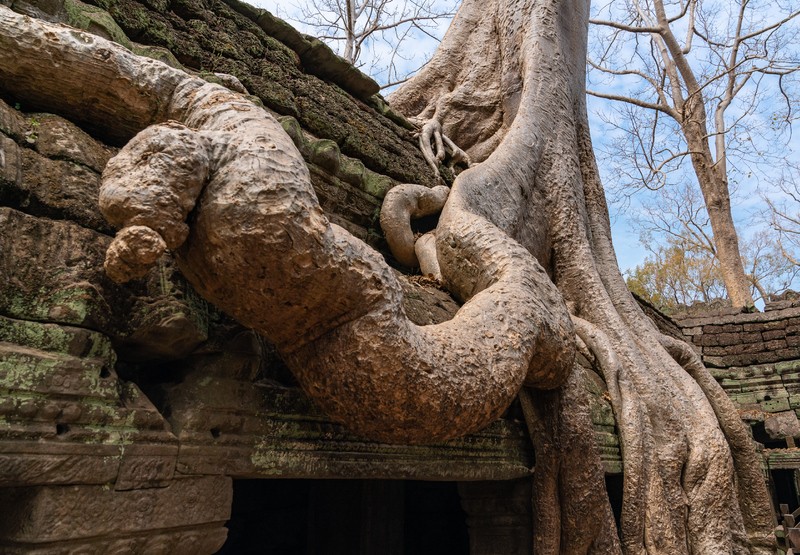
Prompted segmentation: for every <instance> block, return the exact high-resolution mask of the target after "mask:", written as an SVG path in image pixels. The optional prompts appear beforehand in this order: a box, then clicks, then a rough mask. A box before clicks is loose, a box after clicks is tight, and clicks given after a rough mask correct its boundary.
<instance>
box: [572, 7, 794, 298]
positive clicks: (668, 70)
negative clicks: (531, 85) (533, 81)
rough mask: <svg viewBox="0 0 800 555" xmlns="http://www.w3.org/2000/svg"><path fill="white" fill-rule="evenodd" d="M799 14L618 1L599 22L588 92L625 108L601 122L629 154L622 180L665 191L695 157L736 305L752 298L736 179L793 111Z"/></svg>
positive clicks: (762, 155)
mask: <svg viewBox="0 0 800 555" xmlns="http://www.w3.org/2000/svg"><path fill="white" fill-rule="evenodd" d="M798 14H800V11H799V10H798V9H796V5H795V4H793V3H792V2H784V1H782V0H781V1H778V2H775V1H765V2H761V1H760V0H735V1H734V2H730V3H728V2H718V1H715V0H622V1H619V2H613V3H611V2H608V3H606V4H603V5H601V6H599V8H596V11H595V18H594V19H592V23H593V24H594V25H593V34H594V36H593V40H591V41H590V44H593V45H594V47H593V50H592V52H591V53H590V56H589V58H590V59H589V65H590V68H591V70H590V81H591V84H590V90H589V91H588V92H589V94H592V95H594V96H596V97H598V98H603V99H608V100H613V101H617V102H619V103H620V106H619V110H618V111H616V112H615V114H614V116H613V117H609V116H606V118H605V119H606V121H607V122H608V123H610V124H611V125H612V126H613V127H615V128H616V129H615V130H616V133H615V136H614V138H613V140H612V141H611V143H610V144H611V150H612V151H613V152H614V154H615V156H617V157H618V156H619V155H620V154H623V155H624V161H622V162H620V163H618V164H617V167H618V168H621V167H622V168H624V169H623V171H621V172H620V173H619V183H618V185H619V186H621V187H625V188H631V187H632V188H633V189H641V188H649V189H658V188H660V187H662V186H664V185H665V184H667V183H668V180H670V177H671V174H673V175H674V173H675V172H677V171H678V170H680V169H682V167H683V164H684V162H687V161H689V162H691V168H692V173H693V174H694V177H695V178H696V180H697V183H698V184H699V187H700V190H701V191H702V195H703V198H704V202H705V206H706V208H707V211H708V217H709V222H710V227H711V229H712V230H713V244H714V249H715V252H716V256H717V257H718V259H719V262H720V267H721V271H722V275H723V277H724V280H725V285H726V288H727V290H728V293H729V296H730V298H731V300H732V301H733V303H734V305H735V306H749V305H752V303H753V299H752V297H751V295H750V294H749V292H748V289H749V286H748V280H747V276H746V273H745V270H744V267H743V266H742V263H741V256H740V248H739V240H738V238H737V234H736V229H735V227H734V223H733V217H732V215H731V203H730V194H729V180H730V179H731V176H732V175H734V174H735V173H736V172H737V171H738V172H741V173H743V174H748V173H749V172H750V171H751V170H752V164H753V163H755V162H756V161H757V159H761V160H765V159H766V158H768V156H769V153H766V152H760V151H758V149H757V148H755V146H754V145H755V142H754V141H756V139H757V137H758V135H759V134H764V135H770V136H771V138H772V140H773V141H775V138H776V136H777V135H779V133H780V131H781V130H783V129H786V128H787V126H788V124H790V123H791V121H792V119H793V118H794V117H795V116H794V112H793V108H794V105H795V104H796V97H795V94H796V87H795V83H796V79H797V71H798V69H799V68H800V57H798V48H797V47H796V44H797V38H798V25H797V22H796V18H797V16H798ZM776 101H777V102H776ZM617 159H618V160H621V158H617ZM688 173H689V172H684V175H685V174H688Z"/></svg>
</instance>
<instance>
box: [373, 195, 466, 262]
mask: <svg viewBox="0 0 800 555" xmlns="http://www.w3.org/2000/svg"><path fill="white" fill-rule="evenodd" d="M449 194H450V189H449V188H447V187H445V186H443V185H439V186H437V187H433V188H432V189H429V188H427V187H423V186H422V185H412V184H404V185H397V186H396V187H394V188H392V189H390V190H389V192H388V193H386V197H385V198H384V199H383V205H382V206H381V229H383V234H384V236H385V237H386V242H387V243H389V249H390V250H391V251H392V254H393V255H394V257H395V258H396V259H397V261H398V262H400V264H403V265H404V266H408V267H409V268H417V267H419V265H420V262H419V260H418V258H417V255H416V252H415V246H414V244H415V239H414V232H413V231H412V229H411V220H412V219H413V218H422V217H424V216H431V215H433V214H438V213H439V212H441V211H442V208H443V207H444V203H445V202H446V201H447V195H449Z"/></svg>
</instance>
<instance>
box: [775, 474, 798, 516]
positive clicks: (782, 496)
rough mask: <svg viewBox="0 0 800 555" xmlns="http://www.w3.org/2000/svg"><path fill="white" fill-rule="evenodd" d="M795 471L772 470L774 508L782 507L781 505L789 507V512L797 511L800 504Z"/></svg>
mask: <svg viewBox="0 0 800 555" xmlns="http://www.w3.org/2000/svg"><path fill="white" fill-rule="evenodd" d="M795 472H796V471H795V470H791V469H773V470H770V471H769V473H770V476H771V477H772V480H771V482H772V483H771V485H772V501H773V503H774V506H775V507H776V508H777V507H780V506H781V504H786V505H789V512H793V511H795V510H797V508H798V506H800V503H798V498H797V484H796V477H795Z"/></svg>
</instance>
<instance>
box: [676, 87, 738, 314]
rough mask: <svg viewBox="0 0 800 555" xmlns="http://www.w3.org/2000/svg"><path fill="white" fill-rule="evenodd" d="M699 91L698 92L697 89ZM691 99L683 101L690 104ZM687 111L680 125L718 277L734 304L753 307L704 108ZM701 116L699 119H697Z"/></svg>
mask: <svg viewBox="0 0 800 555" xmlns="http://www.w3.org/2000/svg"><path fill="white" fill-rule="evenodd" d="M697 94H701V93H699V92H698V93H697ZM690 104H691V101H689V102H687V105H690ZM687 112H688V113H689V114H690V115H689V116H687V117H686V118H685V119H684V122H683V123H682V125H681V127H682V129H683V132H684V135H685V137H686V142H687V144H688V145H689V150H690V151H691V153H692V155H691V159H692V167H693V168H694V172H695V175H696V176H697V182H698V183H699V185H700V191H702V193H703V201H704V203H705V205H706V210H707V211H708V219H709V221H710V222H711V231H712V232H713V234H714V247H715V248H716V252H715V255H716V257H717V260H719V267H720V270H721V272H722V280H723V281H724V282H725V289H726V290H727V291H728V297H729V298H730V300H731V303H732V304H733V306H735V307H745V308H748V309H751V308H752V307H753V295H752V294H751V293H750V280H749V279H747V276H746V275H745V273H744V263H743V262H742V255H741V254H740V251H739V237H738V234H737V233H736V227H735V226H734V225H733V215H732V214H731V197H730V191H729V189H728V176H727V175H726V174H725V170H724V169H723V167H720V166H717V165H716V164H715V163H714V159H713V157H712V156H711V149H710V147H709V146H708V139H707V137H708V132H707V130H706V127H707V126H706V123H705V119H704V118H705V110H703V111H702V113H700V114H696V115H692V111H691V110H690V109H689V108H688V107H687ZM701 118H703V119H701Z"/></svg>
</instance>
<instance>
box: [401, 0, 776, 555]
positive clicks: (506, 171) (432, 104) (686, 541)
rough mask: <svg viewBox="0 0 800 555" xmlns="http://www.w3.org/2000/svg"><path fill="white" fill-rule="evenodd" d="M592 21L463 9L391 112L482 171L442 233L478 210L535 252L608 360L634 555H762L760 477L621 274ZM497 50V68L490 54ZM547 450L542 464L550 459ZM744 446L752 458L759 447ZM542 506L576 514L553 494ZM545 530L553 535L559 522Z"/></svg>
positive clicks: (465, 187)
mask: <svg viewBox="0 0 800 555" xmlns="http://www.w3.org/2000/svg"><path fill="white" fill-rule="evenodd" d="M587 15H588V3H587V2H584V1H582V0H551V1H546V2H533V1H524V2H501V1H499V0H495V1H493V2H491V1H490V2H487V1H485V0H467V1H465V2H464V3H463V4H462V7H461V9H460V11H459V13H458V15H457V17H456V19H455V20H454V22H453V25H452V27H451V29H450V30H449V31H448V34H447V35H446V36H445V39H444V40H443V42H442V45H441V47H440V49H439V51H437V53H436V55H434V57H433V59H432V60H431V62H430V63H429V64H428V66H426V67H425V68H423V70H422V71H421V72H420V73H419V74H418V75H417V76H416V77H415V78H414V79H412V80H411V81H410V82H408V83H407V84H405V85H404V86H403V87H401V89H400V90H399V91H398V92H397V93H395V94H394V95H392V96H391V97H390V99H389V100H390V102H391V103H392V104H393V105H394V106H395V108H399V109H400V110H401V111H403V112H404V113H406V114H407V115H409V116H420V117H423V118H425V117H436V118H439V119H440V121H441V124H442V127H443V129H444V130H445V132H446V133H447V134H448V135H450V137H451V138H453V139H454V140H455V141H456V142H457V143H459V145H460V146H462V147H464V148H465V149H466V150H467V152H468V153H469V154H470V155H471V157H472V158H473V160H483V162H482V163H481V164H478V165H476V166H474V167H473V168H470V169H469V170H467V171H465V172H464V173H462V174H461V175H459V177H458V179H457V180H456V183H455V184H454V186H453V189H452V191H451V193H450V196H449V198H448V201H447V204H446V205H445V209H444V211H443V213H442V216H441V218H440V226H442V227H444V228H445V229H446V227H447V225H448V224H447V222H448V218H449V208H450V207H451V206H452V205H460V204H465V205H469V206H470V210H474V211H476V212H480V213H482V214H484V215H485V217H487V218H489V219H491V220H492V221H493V222H495V223H496V224H497V225H498V227H500V228H501V229H503V230H504V231H506V232H507V233H508V234H509V235H511V236H512V237H514V238H515V239H516V240H518V241H519V242H520V243H521V244H522V245H523V246H524V247H525V248H526V249H528V250H529V251H530V252H531V253H533V254H535V255H536V256H537V258H538V259H539V261H540V262H541V263H542V265H543V266H545V267H546V268H548V269H549V271H550V273H551V276H552V278H553V280H554V282H555V283H556V285H557V286H558V288H559V290H560V291H561V292H562V294H563V295H564V297H565V299H567V303H568V306H569V307H570V311H571V312H572V313H573V315H574V316H575V317H576V326H577V331H578V335H579V336H580V337H581V338H582V339H583V340H584V341H585V342H586V344H587V345H589V346H590V347H591V348H592V350H593V351H594V352H595V354H596V356H597V357H598V360H600V361H601V367H602V368H601V369H602V372H603V374H604V376H605V379H606V383H607V385H608V387H609V391H610V393H611V398H612V405H613V408H614V411H615V416H616V418H617V423H618V426H619V432H620V438H621V444H622V454H623V461H624V472H625V476H624V505H623V510H622V523H621V524H622V547H623V550H624V552H625V553H670V554H673V553H764V554H766V553H768V552H770V549H771V547H770V545H771V544H770V538H769V536H770V533H771V522H770V521H769V519H768V518H752V513H750V512H748V511H747V510H745V511H744V514H745V516H746V517H747V518H743V516H742V515H743V510H742V507H744V506H745V505H747V504H749V503H751V502H752V501H751V500H750V499H739V491H741V487H742V486H741V484H742V483H746V484H747V487H746V488H745V489H746V490H747V492H748V495H754V496H755V498H757V500H758V501H756V502H755V504H757V505H758V506H760V507H764V509H763V511H762V513H761V514H762V515H763V514H768V513H769V509H768V507H769V499H768V496H767V494H766V488H765V485H764V482H763V479H762V478H761V477H760V476H754V475H752V473H751V474H748V473H747V472H743V471H742V468H741V466H737V468H735V467H734V462H733V458H732V455H731V450H730V448H729V445H728V438H727V437H726V433H723V430H722V429H721V427H720V422H719V418H720V417H719V416H718V415H717V414H716V413H715V410H714V408H713V406H712V404H711V403H710V402H709V400H708V397H707V394H706V393H705V392H704V389H703V388H702V387H701V386H700V385H698V383H697V381H696V380H695V379H693V377H692V376H690V375H689V374H687V373H686V372H685V371H684V369H683V368H682V367H681V366H680V365H678V364H677V363H676V362H675V360H674V359H673V358H672V357H671V356H670V354H669V353H668V352H667V351H665V349H664V348H663V347H662V345H661V343H662V340H661V335H660V333H659V332H658V331H657V330H656V329H655V327H654V325H653V324H652V322H650V321H649V320H648V319H647V318H646V317H645V316H644V314H643V313H642V311H641V310H640V308H639V307H638V305H637V304H636V303H635V301H634V300H633V299H632V297H631V296H630V294H629V292H628V291H627V288H626V286H625V283H624V280H623V279H622V276H621V275H620V272H619V269H618V265H617V261H616V257H615V255H614V252H613V247H612V244H611V234H610V224H609V220H608V211H607V207H606V202H605V197H604V193H603V189H602V186H601V184H600V181H599V178H598V173H597V169H596V165H595V160H594V155H593V152H592V148H591V139H590V137H589V130H588V124H587V116H586V108H585V98H584V94H585V90H584V68H585V65H584V64H585V54H586V52H585V48H586V42H585V41H586V25H587ZM465 50H466V51H467V52H468V53H471V54H472V55H471V56H469V55H468V56H465V55H464V51H465ZM492 50H494V51H495V52H496V53H497V54H495V55H494V56H496V57H499V60H498V59H496V58H495V57H493V56H492V55H487V54H485V53H487V52H489V51H492ZM462 60H465V61H462ZM484 60H486V61H485V62H484ZM473 91H483V92H484V93H485V92H487V91H490V92H491V93H492V94H491V99H490V100H491V101H487V100H486V96H481V95H477V98H478V99H479V100H480V103H479V104H477V106H476V104H471V103H468V102H465V101H464V100H463V99H464V98H467V97H469V95H471V94H472V93H473ZM492 110H494V113H493V114H491V115H487V113H486V112H490V111H492ZM484 121H488V122H490V126H489V130H490V131H491V133H492V134H491V136H490V137H489V138H488V139H487V134H486V132H485V130H484V128H483V127H482V125H483V122H484ZM494 122H501V123H500V124H499V125H495V124H494ZM461 129H466V130H468V131H467V132H465V133H463V134H460V133H459V130H461ZM494 144H497V146H496V148H494V150H492V148H491V147H492V146H493V145H494ZM487 151H491V152H490V153H489V154H488V155H487V154H486V153H487ZM456 203H459V204H456ZM438 234H439V231H438V230H437V235H438ZM438 252H439V256H440V262H441V268H442V273H443V275H444V277H445V281H446V282H447V283H448V285H450V286H451V287H453V288H454V290H456V291H458V290H459V289H460V287H462V285H461V283H460V279H461V277H460V274H459V271H458V270H457V265H458V261H457V260H455V259H453V258H451V257H450V256H448V249H447V244H446V243H445V242H442V241H439V243H438ZM740 425H741V424H740ZM737 437H738V436H737ZM537 438H539V440H538V441H539V443H540V445H537V452H540V451H544V452H551V451H548V447H547V445H546V444H545V443H543V442H542V441H541V437H540V436H538V435H537V434H534V439H537ZM555 441H558V439H556V440H555ZM742 443H743V445H741V448H742V449H744V450H745V451H747V452H748V453H753V456H755V455H754V447H753V444H752V442H751V441H749V440H747V441H744V442H742ZM738 449H739V446H738V443H737V450H738ZM737 470H738V473H737ZM562 478H563V477H562ZM584 479H585V477H584ZM734 484H738V487H739V488H740V489H739V491H737V487H736V486H735V485H734ZM589 487H598V488H600V487H602V484H595V485H593V486H589ZM551 489H552V486H551ZM539 497H540V498H541V499H549V501H548V502H549V503H551V504H552V503H558V504H563V503H566V502H568V501H567V500H565V499H563V498H560V497H558V496H555V495H553V494H552V492H551V494H541V495H540V496H539ZM740 505H741V506H740ZM592 510H593V511H596V513H597V514H598V515H600V514H603V513H602V509H601V508H600V507H597V506H593V507H592ZM546 526H548V527H550V530H549V531H548V534H550V535H551V537H555V536H558V535H559V534H560V530H563V526H564V523H563V522H560V521H559V520H558V519H550V520H549V521H548V523H547V524H546ZM550 545H551V546H552V545H557V544H550ZM554 549H557V548H552V547H551V548H550V549H548V550H546V551H545V552H552V551H553V550H554ZM588 551H589V548H588V547H582V548H580V549H578V551H576V552H588Z"/></svg>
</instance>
